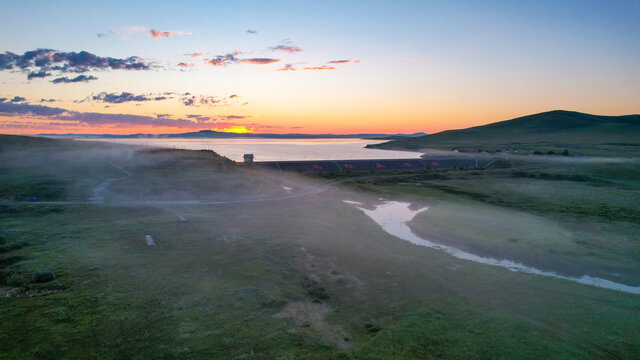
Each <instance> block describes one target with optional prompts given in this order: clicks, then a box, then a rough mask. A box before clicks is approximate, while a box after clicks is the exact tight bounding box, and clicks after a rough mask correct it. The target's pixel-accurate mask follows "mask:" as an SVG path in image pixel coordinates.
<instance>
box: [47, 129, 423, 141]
mask: <svg viewBox="0 0 640 360" xmlns="http://www.w3.org/2000/svg"><path fill="white" fill-rule="evenodd" d="M39 135H40V136H50V137H82V138H99V139H148V138H158V139H166V138H182V139H234V138H261V139H346V138H360V139H376V140H391V139H403V138H409V137H415V136H423V135H426V134H425V133H423V132H418V133H414V134H349V135H336V134H254V133H244V134H241V133H230V132H220V131H213V130H200V131H197V132H188V133H180V134H160V135H154V134H129V135H113V134H39Z"/></svg>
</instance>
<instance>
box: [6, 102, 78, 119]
mask: <svg viewBox="0 0 640 360" xmlns="http://www.w3.org/2000/svg"><path fill="white" fill-rule="evenodd" d="M64 112H66V110H65V109H61V108H56V107H50V106H43V105H30V104H25V103H22V104H15V103H10V102H0V116H17V115H25V116H45V117H49V116H56V115H60V114H62V113H64Z"/></svg>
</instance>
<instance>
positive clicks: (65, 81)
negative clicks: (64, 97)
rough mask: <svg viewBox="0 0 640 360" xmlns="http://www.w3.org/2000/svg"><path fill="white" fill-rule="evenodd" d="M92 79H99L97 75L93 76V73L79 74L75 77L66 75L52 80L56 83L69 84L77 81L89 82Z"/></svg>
mask: <svg viewBox="0 0 640 360" xmlns="http://www.w3.org/2000/svg"><path fill="white" fill-rule="evenodd" d="M91 80H98V78H97V77H95V76H93V75H88V76H87V75H78V76H76V77H74V78H68V77H66V76H63V77H59V78H56V79H53V80H51V82H52V83H54V84H60V83H63V84H68V83H77V82H89V81H91Z"/></svg>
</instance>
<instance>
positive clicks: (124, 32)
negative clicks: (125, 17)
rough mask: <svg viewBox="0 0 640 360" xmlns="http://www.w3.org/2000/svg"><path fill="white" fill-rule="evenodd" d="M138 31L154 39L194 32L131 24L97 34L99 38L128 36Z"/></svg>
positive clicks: (188, 34)
mask: <svg viewBox="0 0 640 360" xmlns="http://www.w3.org/2000/svg"><path fill="white" fill-rule="evenodd" d="M136 33H145V34H147V36H149V37H150V38H152V39H154V40H158V39H160V38H169V37H172V36H173V35H174V34H176V35H183V36H191V35H192V33H191V31H180V30H176V31H171V30H156V29H150V28H147V27H144V26H129V27H125V28H122V29H119V30H111V31H108V32H106V33H98V34H97V36H98V37H99V38H104V37H107V36H109V35H120V36H122V37H125V38H126V37H128V36H130V35H132V34H136Z"/></svg>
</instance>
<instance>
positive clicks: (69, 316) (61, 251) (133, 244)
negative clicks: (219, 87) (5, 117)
mask: <svg viewBox="0 0 640 360" xmlns="http://www.w3.org/2000/svg"><path fill="white" fill-rule="evenodd" d="M19 140H20V141H23V140H22V139H19ZM1 141H5V139H0V142H1ZM11 141H14V140H11ZM15 141H18V140H15ZM37 141H40V140H37ZM24 146H25V149H23V150H20V151H22V152H23V153H24V154H29V155H33V154H37V156H40V157H42V159H41V163H31V162H28V161H23V162H18V161H16V159H17V157H16V155H15V154H17V153H18V152H16V151H17V150H16V149H19V147H17V146H10V147H6V146H5V147H3V148H2V153H0V163H1V164H0V165H1V166H2V168H3V169H8V171H9V173H11V176H9V177H4V176H3V177H0V182H2V184H1V186H2V187H0V189H3V190H2V191H3V193H2V194H1V195H2V196H3V199H6V200H5V201H4V202H3V204H2V207H1V209H0V224H1V225H0V236H1V237H2V240H1V241H2V244H0V246H2V248H3V249H5V250H3V252H2V253H0V261H1V264H2V265H1V267H0V286H2V291H3V294H12V295H11V296H12V297H5V298H0V321H2V323H3V326H2V328H1V329H0V357H3V358H9V359H12V358H13V359H30V358H32V359H61V358H99V359H121V358H132V359H136V358H139V359H171V358H187V359H189V358H191V359H201V358H231V359H251V358H264V359H273V358H281V359H293V358H301V359H331V358H335V359H383V358H384V359H388V358H398V359H425V358H427V359H428V358H434V359H435V358H454V359H455V358H457V359H469V358H471V359H473V358H477V359H482V358H521V359H539V358H567V359H575V358H587V357H597V358H629V359H630V358H633V357H634V356H635V354H637V353H638V352H640V326H639V325H638V324H640V319H639V318H638V313H640V312H639V310H640V307H638V301H637V300H638V299H637V296H636V295H631V294H625V293H619V292H615V291H609V290H603V289H599V288H594V287H590V286H584V285H580V284H576V283H573V282H568V281H564V280H559V279H553V278H546V277H539V276H534V275H527V274H522V273H514V272H510V271H508V270H505V269H500V268H494V267H489V266H485V265H481V264H476V263H472V262H468V261H464V260H460V259H456V258H452V257H450V256H448V255H446V254H443V253H441V252H439V251H436V250H433V249H428V248H422V247H417V246H414V245H412V244H410V243H407V242H404V241H401V240H399V239H397V238H394V237H392V236H390V235H388V234H386V233H385V232H383V231H381V229H380V228H379V227H378V226H377V225H376V224H375V223H373V222H372V221H371V220H370V219H369V218H368V217H366V216H365V215H364V214H363V213H362V212H361V211H359V210H358V209H356V208H354V207H353V206H351V205H349V204H346V203H344V202H342V200H344V199H350V200H358V201H376V199H377V198H378V197H379V196H383V197H385V198H396V199H409V200H411V201H416V202H420V203H428V204H429V205H431V206H432V209H430V210H429V211H430V212H431V210H433V214H430V213H429V212H427V213H424V215H425V216H424V217H422V216H421V217H418V218H416V219H414V221H413V222H412V224H411V226H412V227H413V228H414V230H415V231H416V232H421V233H422V232H425V234H426V233H427V232H430V231H432V229H433V226H434V225H436V224H437V223H441V222H446V223H451V222H452V220H447V218H449V217H451V216H453V215H454V214H458V213H461V212H462V213H463V214H469V210H468V209H471V210H470V211H471V213H476V214H477V213H480V214H486V216H487V217H496V218H501V217H504V216H507V215H508V216H514V217H516V218H517V220H518V222H519V223H528V222H529V221H533V220H531V219H536V221H537V222H535V224H536V226H535V228H536V229H534V230H535V231H538V230H539V231H545V232H549V233H553V234H555V233H556V231H557V227H558V226H560V227H562V228H563V229H564V226H565V225H566V224H565V223H564V222H560V223H558V222H557V221H556V220H557V219H556V218H557V217H559V216H566V217H570V218H571V220H567V221H576V222H581V223H580V224H582V223H592V224H593V225H592V226H593V227H594V231H595V232H594V233H593V234H594V235H593V236H592V239H590V240H589V242H590V243H591V242H593V243H595V244H598V245H602V244H605V243H608V244H609V246H610V248H602V247H595V248H593V249H592V250H591V251H593V252H595V253H596V254H597V256H592V257H589V256H590V255H588V254H582V253H580V252H579V251H580V249H582V248H581V245H580V244H577V243H575V242H572V241H571V239H569V240H563V241H564V242H559V241H556V240H554V239H547V242H546V243H544V244H542V245H540V246H539V247H537V244H535V243H534V239H533V238H532V237H531V235H529V233H530V232H535V231H533V230H531V229H522V228H516V229H513V230H502V231H500V230H498V229H496V230H494V231H493V232H491V233H481V232H479V231H478V229H474V228H473V227H471V228H469V227H468V226H472V225H473V224H474V223H475V221H476V219H473V218H472V219H467V220H468V221H465V222H460V223H459V224H458V226H457V227H455V228H454V229H453V230H452V232H451V233H446V231H445V230H446V229H442V228H441V229H439V230H438V231H441V232H442V233H443V234H444V233H446V235H448V236H450V237H451V238H454V239H458V238H461V239H462V242H461V244H467V246H472V244H473V241H476V242H478V243H480V242H479V241H478V238H481V239H485V240H487V241H492V242H493V244H494V245H498V244H502V242H503V241H502V240H505V241H504V242H505V243H506V245H509V244H512V243H511V242H509V240H508V239H502V238H497V239H494V238H493V237H494V236H493V235H495V234H496V233H500V232H505V233H507V232H508V231H520V232H521V233H523V235H520V237H519V238H518V239H519V240H518V242H515V243H513V244H515V245H514V247H513V248H508V251H510V253H509V254H513V255H515V256H518V255H522V253H527V252H530V251H534V252H540V251H542V252H544V251H546V249H548V248H554V247H556V246H560V247H562V248H563V249H564V250H566V251H573V252H575V253H576V254H578V255H577V257H578V258H580V259H586V260H584V262H583V263H579V264H578V265H579V266H580V268H579V269H580V270H584V269H585V268H587V267H591V266H594V267H598V266H599V267H602V268H603V269H606V268H609V267H610V265H611V264H613V265H615V266H617V267H619V268H620V269H621V270H620V271H622V270H624V272H623V275H624V276H625V278H624V280H625V281H629V282H630V283H632V282H634V281H637V280H638V278H639V277H638V276H637V275H638V274H637V269H638V267H637V256H636V257H634V255H633V253H630V251H632V250H633V249H636V250H637V242H635V243H634V242H632V241H630V242H629V243H625V242H624V241H622V240H621V239H622V238H620V237H616V236H613V237H609V238H608V240H607V241H605V240H604V238H603V237H602V236H603V235H602V234H605V233H607V234H609V233H611V231H609V230H607V229H608V228H607V226H612V227H617V226H619V225H620V224H625V226H627V227H629V229H627V230H625V231H629V233H630V234H631V233H633V231H635V230H636V229H637V227H636V226H638V224H637V221H636V220H635V218H633V217H631V218H624V217H615V218H613V219H609V218H607V217H606V216H603V215H602V214H601V213H600V212H598V211H587V212H586V213H582V212H577V211H571V209H570V208H569V209H558V207H557V203H556V202H555V201H557V202H563V201H562V199H558V195H557V194H554V193H553V192H552V191H551V189H552V188H554V186H555V184H565V183H566V182H567V181H568V180H547V179H537V178H535V179H534V178H531V177H529V176H528V175H527V176H523V177H513V175H512V174H511V172H513V171H516V170H519V171H527V172H531V173H533V174H537V173H539V172H540V171H541V170H540V169H539V168H537V167H535V166H524V167H520V166H518V167H517V169H513V168H511V169H496V170H489V171H477V174H473V172H472V171H460V170H456V171H447V172H441V173H438V174H437V175H438V176H436V177H435V178H434V173H427V172H425V173H420V174H418V173H411V174H399V175H400V176H398V177H397V178H388V177H383V176H380V177H379V178H372V179H370V180H366V181H365V180H363V181H362V182H361V183H358V184H354V185H346V186H344V187H342V188H340V189H335V188H334V189H331V190H329V191H327V192H324V193H322V194H319V195H313V196H308V197H301V198H289V199H286V198H285V199H281V200H274V201H271V202H256V203H244V204H243V203H240V204H238V203H234V204H226V205H225V204H221V205H218V206H214V205H197V204H190V203H185V202H180V203H154V204H153V206H152V205H143V204H142V203H140V202H139V201H147V200H157V199H162V200H165V201H168V200H194V199H210V200H219V201H225V200H231V199H239V198H251V197H255V196H267V197H278V196H283V195H287V194H288V192H287V190H286V189H284V188H282V184H284V183H286V184H287V185H288V186H294V187H295V189H294V191H297V190H299V189H301V188H303V187H305V186H308V185H309V184H311V183H312V182H314V181H317V179H313V180H310V179H306V178H298V177H295V176H290V177H289V176H288V177H286V178H279V177H278V176H270V177H266V176H261V174H259V173H256V172H255V171H253V170H251V169H246V168H239V167H237V166H235V165H233V164H231V163H229V162H227V161H226V160H225V159H223V158H220V157H217V156H216V155H215V154H213V153H210V152H193V151H175V150H162V151H156V150H151V149H132V148H125V147H119V146H113V147H112V146H111V145H109V146H108V149H107V150H106V151H103V150H104V149H103V147H105V146H107V145H102V144H95V143H82V144H78V143H76V142H66V141H60V142H56V143H51V144H46V147H44V148H43V147H40V145H39V144H38V143H26V145H24ZM94 146H95V148H94ZM52 147H53V149H56V147H60V148H58V149H65V150H66V151H51V149H52ZM44 149H46V151H45V150H44ZM91 149H93V150H95V151H92V152H91V156H87V160H86V161H85V160H84V157H82V156H78V155H77V154H79V153H89V150H91ZM97 149H101V150H100V151H98V150H97ZM7 151H11V154H12V156H8V154H9V153H8V152H7ZM25 151H26V152H25ZM27 158H28V157H26V156H25V157H24V159H27ZM56 161H58V162H60V163H61V164H64V166H65V167H64V168H60V169H65V170H64V171H56V169H57V168H59V166H52V167H47V168H45V167H44V166H43V165H42V164H47V163H54V162H56ZM110 162H112V163H114V164H116V165H118V166H119V167H122V168H123V169H126V171H129V172H131V173H132V174H133V175H132V176H129V177H126V178H123V179H121V180H119V181H115V182H113V183H112V184H111V185H110V186H109V187H108V190H106V191H104V192H103V197H104V202H103V203H96V204H81V203H77V204H73V205H65V206H60V205H45V204H43V203H42V202H41V201H38V202H34V203H33V204H31V205H18V204H12V203H11V202H12V201H14V202H15V200H22V199H24V198H26V197H32V196H34V194H33V190H32V189H33V187H34V186H35V184H37V183H40V182H42V181H46V180H47V179H51V180H56V181H60V184H59V185H56V186H44V190H42V193H44V194H45V196H46V198H49V197H50V196H51V198H54V197H53V195H52V194H54V193H55V194H58V195H56V196H57V197H55V199H56V200H77V199H87V198H89V197H91V196H92V194H93V192H94V191H95V187H97V186H99V184H101V183H102V182H103V181H104V180H105V179H107V178H119V177H124V176H123V172H122V171H121V170H119V169H118V168H115V167H114V166H112V165H110V164H109V163H110ZM536 166H537V165H536ZM67 169H74V170H73V176H72V175H71V174H70V173H69V172H68V171H67ZM545 171H548V172H551V170H549V169H548V170H545ZM581 171H582V170H581ZM584 171H585V173H584V174H583V173H581V174H582V175H584V176H592V177H594V179H593V181H592V180H591V179H590V180H589V181H584V182H582V181H581V182H576V183H577V184H578V185H579V186H578V187H577V190H576V191H578V192H579V193H582V192H587V193H591V192H593V191H594V190H593V189H607V188H611V186H610V185H606V186H602V185H598V184H597V183H598V182H599V181H601V180H602V181H614V182H616V183H615V184H616V187H617V186H620V187H624V189H625V190H632V189H633V187H634V186H635V185H634V180H633V176H629V177H628V178H627V179H626V180H625V179H622V178H621V177H619V176H618V177H616V178H615V179H610V178H602V177H601V176H598V175H597V174H598V171H599V170H597V171H591V170H589V171H591V172H588V171H587V170H584ZM620 171H621V172H623V173H625V172H626V170H620ZM78 179H81V181H80V180H78ZM616 179H622V180H616ZM496 181H498V183H497V185H496V186H495V187H490V186H485V185H483V184H489V183H495V182H496ZM499 181H504V184H506V183H507V182H511V181H516V182H517V181H527V182H534V183H536V186H540V187H542V189H547V188H548V189H549V194H547V195H545V196H541V197H534V198H535V199H529V200H526V199H527V198H526V196H529V197H531V196H530V195H526V193H524V194H520V192H519V191H515V190H514V191H512V192H509V188H508V187H506V186H500V185H499V184H500V183H499ZM537 182H539V183H537ZM292 183H295V184H297V185H292ZM571 184H572V183H571V182H570V183H569V185H571ZM569 185H567V186H569ZM514 186H515V187H516V188H518V187H519V185H518V184H517V183H516V184H515V185H514ZM580 186H584V187H586V188H582V187H580ZM18 188H20V189H23V190H20V191H21V192H23V193H24V195H23V196H22V197H19V196H13V197H11V196H9V195H7V193H8V192H9V190H10V191H13V190H14V189H18ZM6 189H9V190H6ZM56 189H57V190H56ZM561 192H562V193H566V192H567V190H566V189H565V190H562V191H561ZM516 193H517V195H516ZM541 193H544V192H541ZM631 194H633V193H631ZM515 196H522V198H514V197H515ZM566 196H567V197H570V196H571V195H570V194H566ZM602 196H604V195H602ZM607 199H608V200H606V201H605V203H606V204H607V206H609V207H611V208H616V209H619V210H618V211H616V212H614V213H613V214H614V216H618V215H615V214H622V213H624V209H628V210H630V211H631V212H633V210H634V209H637V208H634V206H635V205H633V204H628V202H625V201H624V198H619V197H617V196H612V197H611V198H610V199H609V198H607ZM134 200H135V201H136V202H137V203H135V204H128V205H125V202H127V201H134ZM507 200H509V201H507ZM593 202H594V203H602V202H603V200H602V199H601V198H598V197H594V198H593ZM530 203H533V205H531V204H530ZM585 206H587V205H585ZM462 210H465V211H462ZM489 210H490V211H491V212H489ZM434 214H435V215H434ZM514 214H515V215H514ZM489 215H490V216H489ZM432 216H436V219H437V221H435V220H434V221H432V222H430V221H431V219H432ZM620 216H621V215H620ZM514 221H515V220H514ZM598 224H602V226H603V227H600V225H598ZM502 225H505V224H502ZM442 226H444V225H442ZM582 226H583V225H579V226H577V227H578V228H580V229H581V228H582ZM421 227H424V228H421ZM576 231H577V230H576ZM580 231H583V230H580ZM584 232H587V230H584ZM470 234H480V235H481V236H479V237H478V236H476V237H473V236H470ZM145 235H150V236H152V238H153V241H154V243H155V244H156V245H155V246H149V245H146V243H145ZM621 236H622V235H621ZM443 237H445V236H444V235H443ZM445 240H446V239H445ZM636 240H637V239H636ZM634 244H635V245H634ZM14 245H16V246H14ZM480 245H484V243H483V244H480ZM633 246H636V247H635V248H634V247H633ZM492 247H493V246H492ZM564 250H563V251H564ZM505 251H506V250H505ZM566 251H565V252H566ZM563 254H564V253H563ZM563 256H568V255H566V254H565V255H563ZM570 258H571V259H573V257H570ZM587 260H589V261H587ZM549 263H552V264H556V263H559V264H561V265H557V266H565V265H562V264H563V263H562V259H561V258H560V257H558V258H557V259H556V258H554V259H553V260H550V261H549ZM554 266H555V265H554ZM38 269H47V270H50V271H51V272H52V273H53V274H54V275H55V279H54V280H52V281H49V282H42V283H40V282H35V281H34V280H33V278H32V277H33V274H34V272H35V271H36V270H38ZM10 276H14V277H15V276H20V277H21V278H22V279H23V280H24V284H23V285H22V286H21V287H16V286H10V285H9V284H8V283H7V279H8V278H9V277H10Z"/></svg>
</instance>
